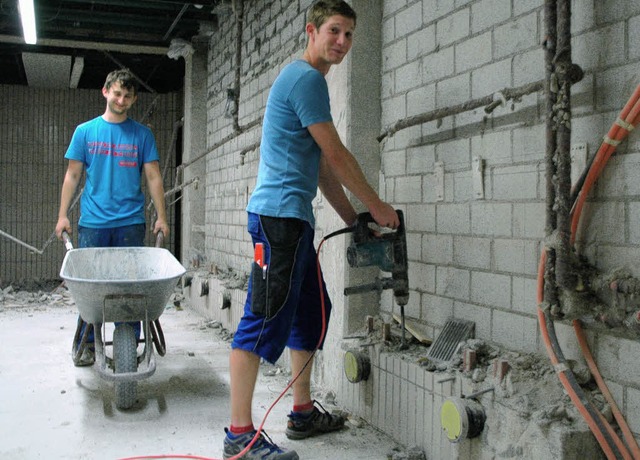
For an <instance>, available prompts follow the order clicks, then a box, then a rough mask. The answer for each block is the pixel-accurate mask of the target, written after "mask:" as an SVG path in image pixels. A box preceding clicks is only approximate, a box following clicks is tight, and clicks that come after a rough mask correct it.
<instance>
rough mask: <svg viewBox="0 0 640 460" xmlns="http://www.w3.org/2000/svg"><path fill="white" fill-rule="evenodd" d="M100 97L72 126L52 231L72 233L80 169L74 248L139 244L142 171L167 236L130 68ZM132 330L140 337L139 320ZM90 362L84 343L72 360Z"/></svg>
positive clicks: (115, 75) (110, 78) (150, 139)
mask: <svg viewBox="0 0 640 460" xmlns="http://www.w3.org/2000/svg"><path fill="white" fill-rule="evenodd" d="M102 95H103V96H104V98H105V99H106V102H107V106H106V109H105V112H104V113H103V114H102V115H101V116H99V117H96V118H94V119H92V120H89V121H87V122H85V123H82V124H80V125H79V126H78V127H77V128H76V130H75V132H74V133H73V137H72V138H71V142H70V144H69V148H68V149H67V153H66V154H65V158H66V159H67V160H69V165H68V167H67V172H66V174H65V177H64V182H63V184H62V193H61V197H60V210H59V211H58V223H57V224H56V235H57V236H58V238H60V239H61V238H62V232H63V231H66V232H67V233H69V234H71V223H70V222H69V218H68V216H67V213H68V211H69V207H70V205H71V200H72V198H73V196H74V194H75V192H76V189H77V187H78V184H79V183H80V179H81V178H82V173H83V171H84V172H85V173H86V178H85V184H84V190H83V192H82V197H81V201H80V220H79V222H78V246H79V247H81V248H87V247H118V246H120V247H123V246H143V245H144V237H145V214H144V204H145V198H144V194H143V192H142V187H141V179H142V174H144V176H145V178H146V181H147V188H148V189H149V193H150V195H151V198H152V200H153V204H154V206H155V209H156V212H157V220H156V222H155V224H154V228H153V232H154V233H158V232H159V231H162V232H163V234H164V236H165V237H166V236H168V235H169V226H168V224H167V216H166V212H165V202H164V187H163V184H162V175H161V174H160V166H159V155H158V149H157V147H156V141H155V139H154V136H153V133H152V132H151V130H150V129H149V128H148V127H147V126H145V125H142V124H140V123H138V122H136V121H134V120H132V119H130V118H128V116H127V113H128V111H129V109H131V106H132V105H133V104H134V103H135V101H136V99H137V88H136V80H135V76H134V75H133V74H132V73H131V72H130V71H129V70H128V69H121V70H114V71H113V72H111V73H109V75H107V78H106V80H105V83H104V86H103V88H102ZM80 327H82V328H84V324H82V323H81V324H80ZM135 328H136V333H137V335H139V333H140V332H139V331H140V324H139V323H137V324H135ZM76 345H77V344H76ZM74 357H75V353H74ZM94 360H95V357H94V356H93V350H91V348H90V347H87V348H85V351H84V353H83V356H80V357H79V359H74V364H76V365H77V366H86V365H91V364H93V362H94Z"/></svg>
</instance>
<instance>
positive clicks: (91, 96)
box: [0, 85, 182, 287]
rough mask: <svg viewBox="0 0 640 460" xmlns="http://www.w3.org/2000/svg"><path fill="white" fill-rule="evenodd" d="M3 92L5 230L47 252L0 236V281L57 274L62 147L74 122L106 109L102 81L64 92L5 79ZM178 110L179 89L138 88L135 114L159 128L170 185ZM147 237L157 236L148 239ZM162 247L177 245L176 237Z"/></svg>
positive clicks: (0, 139)
mask: <svg viewBox="0 0 640 460" xmlns="http://www.w3.org/2000/svg"><path fill="white" fill-rule="evenodd" d="M0 96H1V97H2V98H3V100H5V101H7V103H6V104H3V105H2V107H0V230H2V231H3V232H5V233H7V234H9V235H11V236H12V237H13V238H15V239H17V240H19V241H21V242H23V243H26V244H27V245H30V246H32V247H34V248H36V249H38V250H41V251H43V253H42V254H38V253H35V252H33V251H31V250H30V249H29V248H27V247H25V246H24V245H21V244H19V243H17V242H15V241H13V240H11V239H9V238H7V237H4V236H0V262H1V263H0V287H6V286H7V285H10V284H14V283H20V284H22V283H24V282H28V283H29V285H33V284H32V283H31V282H32V281H34V280H37V281H40V282H47V281H51V280H58V279H59V272H60V266H61V264H62V259H63V257H64V246H63V245H62V244H61V243H60V242H59V241H58V240H57V239H55V237H53V238H54V239H53V240H51V238H52V235H53V232H54V230H55V225H56V222H57V218H58V208H59V206H60V190H61V187H62V181H63V179H64V174H65V172H66V166H67V164H66V161H65V159H64V154H65V152H66V149H67V146H68V145H69V141H70V140H71V136H72V134H73V131H74V129H75V127H76V126H77V125H78V124H79V123H81V122H83V121H86V120H89V119H91V118H94V117H97V116H99V115H101V114H102V113H103V112H104V108H105V102H104V98H103V97H102V94H101V93H100V88H96V89H95V90H66V91H64V90H60V89H44V88H29V87H25V86H14V85H0ZM147 112H149V113H147ZM181 117H182V98H181V95H180V94H168V95H159V96H157V95H151V94H148V93H141V94H140V96H139V99H138V101H137V103H136V105H135V106H134V108H133V109H132V118H134V119H136V120H143V119H144V120H145V123H146V124H148V125H149V126H150V127H151V128H152V129H153V131H154V135H155V136H156V142H157V144H158V150H159V151H160V158H161V168H163V169H164V166H165V164H167V165H168V169H167V174H166V176H165V188H166V189H167V190H168V189H170V188H171V187H172V186H173V180H174V177H175V156H173V155H172V157H171V159H170V161H169V162H168V163H166V160H167V155H169V151H170V148H171V139H172V132H173V127H174V123H175V122H176V121H178V120H179V119H180V118H181ZM78 213H79V204H78V205H76V207H75V209H74V211H73V212H72V214H71V215H70V218H71V221H72V225H73V226H74V228H75V226H76V225H77V220H78ZM172 215H173V213H172V212H171V210H170V212H169V216H170V218H171V217H172ZM172 222H173V219H171V223H172ZM75 236H76V235H74V244H76V243H75V241H76V239H75ZM149 244H150V245H153V244H154V242H153V241H151V239H150V241H149ZM165 247H167V248H168V249H173V245H172V244H171V241H166V244H165Z"/></svg>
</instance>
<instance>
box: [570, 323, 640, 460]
mask: <svg viewBox="0 0 640 460" xmlns="http://www.w3.org/2000/svg"><path fill="white" fill-rule="evenodd" d="M573 329H574V330H575V333H576V337H577V338H578V343H579V344H580V348H581V350H582V354H583V355H584V357H585V359H586V360H587V365H588V366H589V370H590V371H591V374H592V375H593V378H594V379H595V380H596V383H597V384H598V388H600V391H601V392H602V394H603V396H604V397H605V399H606V400H607V402H608V403H609V406H611V411H612V412H613V416H614V417H615V419H616V421H617V422H618V426H619V427H620V429H621V430H622V434H623V435H624V439H625V440H626V441H627V444H628V445H629V448H630V449H631V453H632V454H633V458H634V459H636V460H638V459H640V447H638V443H637V441H636V439H635V438H634V436H633V433H631V430H630V429H629V425H628V424H627V421H626V420H625V419H624V417H623V415H622V413H621V412H620V409H619V408H618V405H617V404H616V402H615V400H614V399H613V396H612V395H611V392H610V391H609V388H608V387H607V384H606V383H605V381H604V379H603V378H602V375H600V371H599V370H598V366H596V363H595V360H594V359H593V355H592V354H591V350H590V349H589V343H588V342H587V339H586V337H585V335H584V332H583V330H582V326H581V325H580V321H578V320H573Z"/></svg>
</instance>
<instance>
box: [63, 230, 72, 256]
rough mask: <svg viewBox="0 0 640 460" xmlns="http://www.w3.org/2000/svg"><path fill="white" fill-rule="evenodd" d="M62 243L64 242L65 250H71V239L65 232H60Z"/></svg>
mask: <svg viewBox="0 0 640 460" xmlns="http://www.w3.org/2000/svg"><path fill="white" fill-rule="evenodd" d="M62 241H64V247H65V248H67V251H69V250H71V249H73V243H72V242H71V237H70V236H69V234H68V233H67V232H65V231H63V232H62Z"/></svg>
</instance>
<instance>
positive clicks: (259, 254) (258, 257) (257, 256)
mask: <svg viewBox="0 0 640 460" xmlns="http://www.w3.org/2000/svg"><path fill="white" fill-rule="evenodd" d="M263 251H264V249H263V244H262V243H256V247H255V249H254V250H253V261H254V262H255V263H257V264H258V266H259V267H260V268H262V266H263V265H264V252H263Z"/></svg>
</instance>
